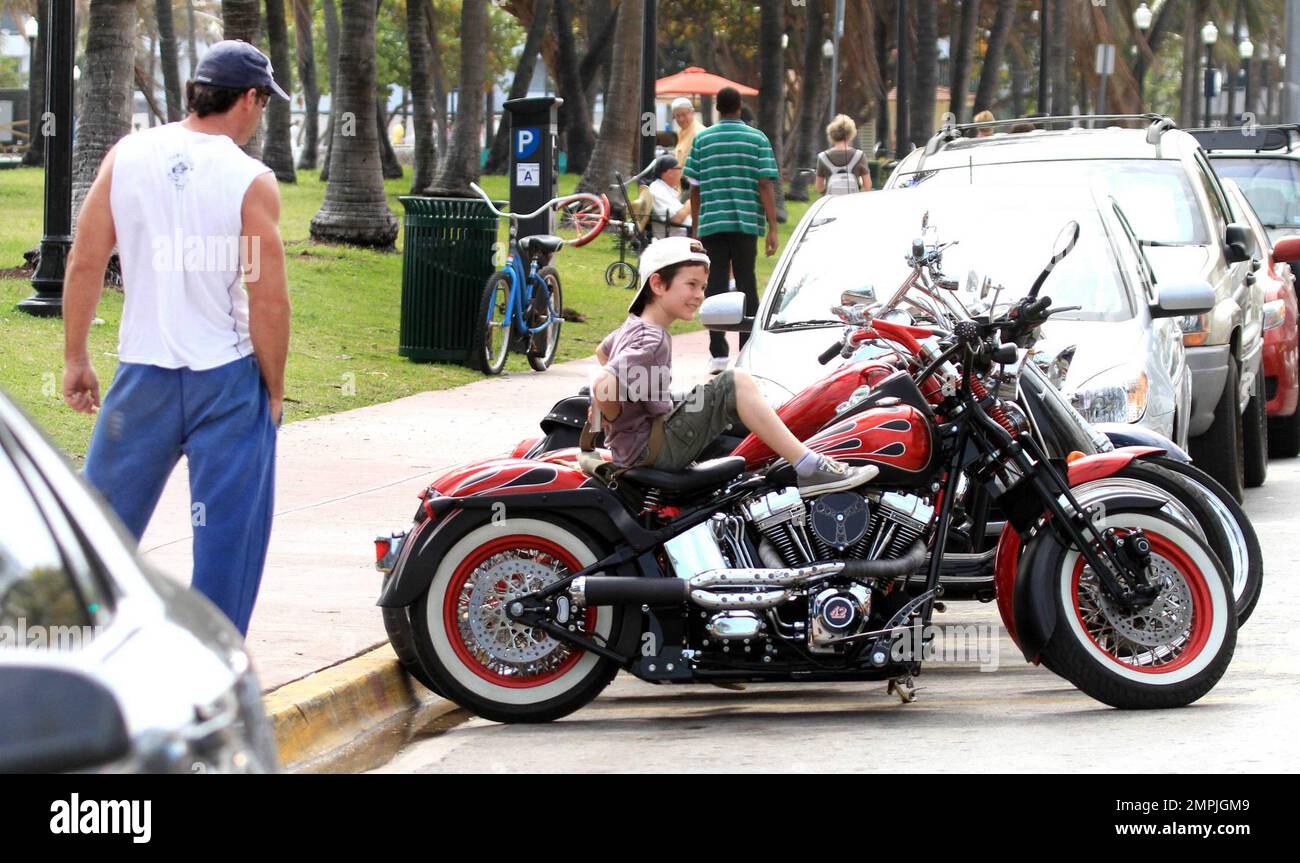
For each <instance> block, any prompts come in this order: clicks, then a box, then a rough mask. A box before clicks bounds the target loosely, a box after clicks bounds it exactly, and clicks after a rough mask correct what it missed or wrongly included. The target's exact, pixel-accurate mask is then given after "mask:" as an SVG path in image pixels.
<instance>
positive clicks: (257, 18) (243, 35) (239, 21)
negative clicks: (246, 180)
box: [221, 0, 265, 159]
mask: <svg viewBox="0 0 1300 863" xmlns="http://www.w3.org/2000/svg"><path fill="white" fill-rule="evenodd" d="M261 30H262V8H261V3H259V2H258V0H221V37H222V38H223V39H242V40H244V41H245V42H248V43H249V44H251V45H256V44H257V37H258V35H259V34H260V33H261ZM264 138H265V133H264V132H263V129H262V126H260V125H259V126H258V127H257V131H256V132H254V133H253V137H251V138H249V139H248V143H247V144H245V145H244V146H243V148H242V149H243V151H244V152H245V153H247V154H248V155H250V156H252V157H253V158H254V159H260V158H262V143H263V140H264Z"/></svg>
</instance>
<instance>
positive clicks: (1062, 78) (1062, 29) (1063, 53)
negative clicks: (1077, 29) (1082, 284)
mask: <svg viewBox="0 0 1300 863" xmlns="http://www.w3.org/2000/svg"><path fill="white" fill-rule="evenodd" d="M1051 16H1052V20H1051V29H1052V32H1051V42H1052V47H1051V52H1052V60H1051V71H1050V73H1049V74H1050V77H1051V82H1052V97H1051V103H1052V108H1051V112H1052V113H1053V114H1069V113H1070V110H1071V104H1070V103H1071V99H1070V92H1071V88H1070V19H1071V18H1072V17H1073V14H1072V12H1071V10H1070V3H1069V0H1057V2H1055V3H1053V4H1052V6H1051Z"/></svg>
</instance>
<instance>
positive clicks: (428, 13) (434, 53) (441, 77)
mask: <svg viewBox="0 0 1300 863" xmlns="http://www.w3.org/2000/svg"><path fill="white" fill-rule="evenodd" d="M424 17H425V21H426V22H427V25H426V26H427V27H428V31H429V56H430V57H431V58H432V67H433V122H434V124H435V125H436V126H437V129H438V152H439V153H445V152H447V77H446V75H445V74H444V73H443V67H442V49H441V48H440V47H439V43H438V10H437V9H436V8H434V5H433V0H424ZM435 170H436V165H435Z"/></svg>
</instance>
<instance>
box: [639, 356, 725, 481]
mask: <svg viewBox="0 0 1300 863" xmlns="http://www.w3.org/2000/svg"><path fill="white" fill-rule="evenodd" d="M737 422H740V416H739V414H738V413H737V412H736V378H735V376H734V375H733V374H732V371H731V369H727V370H726V371H725V372H722V373H721V374H719V375H718V376H717V377H715V378H714V379H713V380H711V381H709V382H708V383H707V384H700V385H699V386H697V387H695V388H694V389H693V390H691V392H690V394H689V395H688V396H687V397H686V401H684V402H682V403H681V404H679V405H678V406H677V407H675V408H673V411H672V413H670V414H668V416H667V418H666V419H665V420H664V441H663V446H662V447H661V448H660V450H659V457H658V458H657V459H655V462H654V464H653V465H651V467H655V468H658V469H659V470H682V469H683V468H685V467H686V466H687V465H689V464H690V463H691V462H693V461H695V457H696V456H698V455H699V454H700V453H701V452H703V451H704V448H705V447H707V446H708V445H709V444H710V443H712V442H713V439H714V438H716V437H717V436H718V435H720V434H722V433H723V432H724V431H726V430H727V429H728V428H729V427H730V426H731V425H732V423H737Z"/></svg>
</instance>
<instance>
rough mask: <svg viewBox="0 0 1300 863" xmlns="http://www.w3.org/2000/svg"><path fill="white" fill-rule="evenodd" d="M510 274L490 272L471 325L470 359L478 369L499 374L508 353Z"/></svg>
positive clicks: (504, 365)
mask: <svg viewBox="0 0 1300 863" xmlns="http://www.w3.org/2000/svg"><path fill="white" fill-rule="evenodd" d="M509 312H510V274H509V273H507V272H505V271H504V270H502V271H500V272H496V273H493V274H492V275H491V277H489V278H488V280H487V284H486V285H484V286H483V296H482V298H481V299H480V300H479V307H478V318H477V320H476V323H475V328H474V361H475V365H477V366H478V368H479V370H480V371H483V372H487V373H488V374H490V375H499V374H501V370H502V369H504V368H505V367H506V355H507V354H509V353H510V335H511V334H510V330H511V322H510V317H509Z"/></svg>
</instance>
